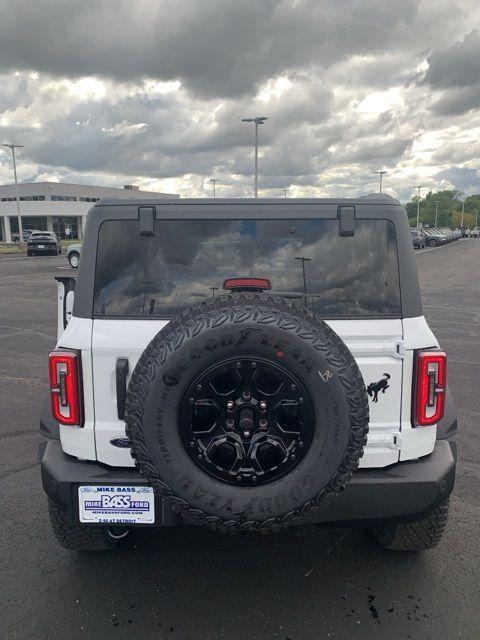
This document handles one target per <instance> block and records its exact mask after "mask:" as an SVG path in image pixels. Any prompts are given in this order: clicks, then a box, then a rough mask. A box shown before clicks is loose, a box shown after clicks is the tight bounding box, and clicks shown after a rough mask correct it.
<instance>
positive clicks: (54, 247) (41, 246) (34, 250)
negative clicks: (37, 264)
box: [27, 231, 62, 256]
mask: <svg viewBox="0 0 480 640" xmlns="http://www.w3.org/2000/svg"><path fill="white" fill-rule="evenodd" d="M60 253H62V245H61V243H60V241H59V240H58V238H57V236H56V234H55V233H54V232H53V231H32V233H31V234H30V236H29V238H28V240H27V256H38V255H54V256H58V255H59V254H60Z"/></svg>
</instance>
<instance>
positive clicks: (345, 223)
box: [337, 207, 355, 237]
mask: <svg viewBox="0 0 480 640" xmlns="http://www.w3.org/2000/svg"><path fill="white" fill-rule="evenodd" d="M337 217H338V233H339V234H340V235H341V236H344V237H352V236H353V235H354V234H355V207H338V209H337Z"/></svg>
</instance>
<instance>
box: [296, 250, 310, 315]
mask: <svg viewBox="0 0 480 640" xmlns="http://www.w3.org/2000/svg"><path fill="white" fill-rule="evenodd" d="M295 260H301V261H302V271H303V303H304V305H305V308H307V279H306V277H305V262H311V260H312V259H311V258H295Z"/></svg>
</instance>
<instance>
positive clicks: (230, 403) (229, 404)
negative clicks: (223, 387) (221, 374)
mask: <svg viewBox="0 0 480 640" xmlns="http://www.w3.org/2000/svg"><path fill="white" fill-rule="evenodd" d="M234 406H235V405H234V404H233V402H232V400H229V401H228V402H227V409H228V410H229V411H231V410H232V409H233V407H234Z"/></svg>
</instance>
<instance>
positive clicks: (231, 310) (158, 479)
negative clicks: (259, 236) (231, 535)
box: [126, 293, 369, 531]
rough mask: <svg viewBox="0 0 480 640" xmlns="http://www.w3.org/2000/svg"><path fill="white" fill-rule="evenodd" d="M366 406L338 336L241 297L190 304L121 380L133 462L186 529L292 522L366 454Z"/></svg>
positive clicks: (282, 304)
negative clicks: (191, 526)
mask: <svg viewBox="0 0 480 640" xmlns="http://www.w3.org/2000/svg"><path fill="white" fill-rule="evenodd" d="M368 420H369V414H368V399H367V393H366V390H365V385H364V383H363V379H362V376H361V373H360V371H359V369H358V366H357V364H356V362H355V359H354V358H353V356H352V354H351V353H350V351H349V349H348V348H347V347H346V346H345V344H344V342H343V341H342V340H341V339H340V337H339V336H338V335H337V334H336V333H335V332H334V331H333V330H332V329H331V328H330V327H329V326H328V325H327V324H326V323H325V322H324V321H322V320H321V319H319V318H318V317H316V316H314V315H313V314H312V313H311V312H309V311H307V310H306V309H305V308H303V307H300V306H297V305H293V304H291V303H289V302H287V301H286V300H284V299H282V298H277V297H274V296H272V295H269V294H265V293H262V294H256V293H255V294H254V293H242V294H232V295H226V296H220V297H217V298H212V299H210V300H207V301H205V302H201V303H199V304H197V305H194V306H192V307H191V308H189V309H188V310H187V311H185V312H183V313H182V314H180V315H179V316H178V317H177V318H176V319H174V320H172V321H171V322H170V323H169V324H168V325H166V326H165V327H164V328H163V329H162V330H161V331H160V332H159V333H158V334H157V335H156V336H155V337H154V338H153V340H152V341H151V342H150V344H149V345H148V346H147V348H146V349H145V351H144V352H143V354H142V356H141V357H140V359H139V361H138V363H137V365H136V367H135V369H134V371H133V374H132V378H131V381H130V384H129V388H128V393H127V401H126V429H127V436H128V437H129V439H130V443H131V448H132V456H133V457H134V459H135V461H136V465H137V466H138V467H139V469H140V471H141V473H142V474H143V475H144V476H145V477H146V478H147V479H148V480H149V482H150V483H151V484H152V486H153V487H154V488H155V490H156V491H157V492H158V493H160V494H161V495H163V496H164V497H166V498H168V502H169V503H170V505H171V506H172V508H173V509H174V511H176V512H177V513H179V514H180V515H181V516H182V518H183V519H184V520H185V521H186V522H188V523H195V524H199V525H204V526H208V527H211V528H216V529H222V530H225V531H227V530H228V531H245V530H257V531H262V530H268V529H278V528H280V527H283V526H286V525H288V524H292V523H294V522H296V521H298V520H299V518H301V516H302V515H304V514H306V513H307V512H308V511H309V510H310V509H313V508H319V507H321V506H322V504H324V503H325V502H326V501H327V499H328V498H329V497H330V496H332V495H334V494H336V493H338V492H339V491H340V490H342V489H343V488H344V487H345V485H346V484H347V482H348V481H349V480H350V478H351V475H352V472H353V471H354V470H355V469H356V468H357V466H358V461H359V459H360V458H361V456H362V455H363V447H364V446H365V443H366V437H367V431H368Z"/></svg>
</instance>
